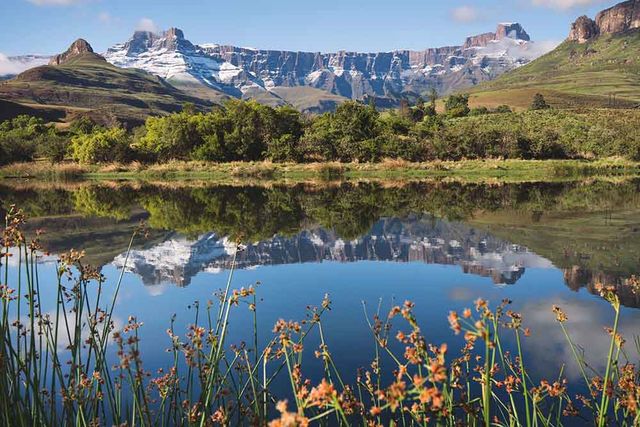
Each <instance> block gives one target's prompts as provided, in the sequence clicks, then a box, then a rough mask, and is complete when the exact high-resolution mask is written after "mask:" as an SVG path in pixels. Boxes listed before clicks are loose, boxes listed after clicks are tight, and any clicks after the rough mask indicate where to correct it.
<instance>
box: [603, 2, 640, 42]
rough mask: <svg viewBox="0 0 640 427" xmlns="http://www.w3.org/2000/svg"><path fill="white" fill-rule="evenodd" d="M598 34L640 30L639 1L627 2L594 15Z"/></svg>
mask: <svg viewBox="0 0 640 427" xmlns="http://www.w3.org/2000/svg"><path fill="white" fill-rule="evenodd" d="M596 24H597V25H598V29H599V30H600V34H616V33H621V32H624V31H628V30H631V29H634V28H640V0H629V1H625V2H623V3H620V4H618V5H616V6H614V7H611V8H609V9H606V10H603V11H602V12H600V13H598V15H596Z"/></svg>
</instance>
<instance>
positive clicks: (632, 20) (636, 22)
mask: <svg viewBox="0 0 640 427" xmlns="http://www.w3.org/2000/svg"><path fill="white" fill-rule="evenodd" d="M635 28H640V0H628V1H625V2H622V3H619V4H617V5H615V6H613V7H610V8H609V9H605V10H603V11H602V12H600V13H598V14H597V15H596V19H595V21H594V20H593V19H590V18H589V17H587V16H581V17H579V18H578V19H577V20H576V21H575V22H574V23H573V24H572V25H571V31H570V32H569V40H570V41H576V42H578V43H586V42H588V41H589V40H592V39H594V38H596V37H598V36H599V35H601V34H619V33H623V32H625V31H629V30H633V29H635Z"/></svg>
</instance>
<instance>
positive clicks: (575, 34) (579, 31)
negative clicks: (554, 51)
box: [569, 15, 599, 43]
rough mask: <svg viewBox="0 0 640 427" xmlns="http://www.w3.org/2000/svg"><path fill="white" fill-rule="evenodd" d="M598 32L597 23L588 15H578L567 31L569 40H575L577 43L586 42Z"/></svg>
mask: <svg viewBox="0 0 640 427" xmlns="http://www.w3.org/2000/svg"><path fill="white" fill-rule="evenodd" d="M598 34H599V30H598V25H597V24H596V21H594V20H593V19H591V18H589V17H588V16H584V15H583V16H581V17H579V18H578V19H577V20H576V22H574V23H573V24H571V31H570V32H569V40H571V41H576V42H578V43H586V42H587V41H589V40H591V39H592V38H594V37H597V36H598Z"/></svg>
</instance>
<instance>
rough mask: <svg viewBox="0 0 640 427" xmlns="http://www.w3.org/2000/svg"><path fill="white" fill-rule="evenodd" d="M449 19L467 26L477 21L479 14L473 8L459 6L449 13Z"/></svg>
mask: <svg viewBox="0 0 640 427" xmlns="http://www.w3.org/2000/svg"><path fill="white" fill-rule="evenodd" d="M451 17H452V18H453V20H454V21H456V22H462V23H465V24H468V23H470V22H474V21H477V20H478V19H479V18H480V14H479V13H478V11H477V10H476V8H475V7H473V6H460V7H456V8H455V9H453V10H452V11H451Z"/></svg>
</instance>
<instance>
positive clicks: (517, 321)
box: [0, 207, 640, 427]
mask: <svg viewBox="0 0 640 427" xmlns="http://www.w3.org/2000/svg"><path fill="white" fill-rule="evenodd" d="M24 223H25V219H24V217H23V215H22V212H20V211H19V210H17V209H16V208H15V207H12V208H11V210H10V211H9V213H8V215H7V218H6V224H5V228H4V229H3V231H2V242H1V243H2V248H3V249H2V258H3V259H4V261H3V264H4V265H3V266H2V270H3V283H4V285H2V287H1V288H0V298H1V301H2V313H1V320H0V337H1V339H2V345H1V346H0V396H2V399H1V400H0V411H1V412H0V417H1V419H2V424H3V425H18V426H22V425H25V426H26V425H47V426H58V425H77V426H92V425H131V426H133V425H157V426H168V425H189V426H196V425H197V426H204V425H238V424H247V425H266V424H267V423H268V424H269V425H271V426H296V425H300V426H306V425H310V424H312V425H366V426H369V425H435V424H437V425H449V426H458V425H471V426H473V425H484V426H490V425H494V426H503V425H504V426H507V425H508V426H527V427H530V426H559V425H563V424H564V423H566V422H567V421H569V422H571V423H574V424H575V423H586V424H594V425H598V426H605V425H628V426H632V425H638V422H639V421H640V415H639V414H640V412H638V409H639V407H638V402H639V398H640V383H639V372H638V370H637V367H636V366H635V365H633V364H631V363H630V362H629V360H630V356H629V355H628V353H627V351H626V347H625V340H624V338H623V337H622V336H621V335H620V333H619V331H618V323H619V322H618V320H619V316H620V310H621V308H620V302H619V300H618V297H617V295H616V293H615V288H612V287H601V288H600V292H601V295H602V296H603V297H604V298H605V299H606V300H607V301H609V302H610V304H611V306H612V308H613V310H614V312H615V321H614V325H613V327H612V328H610V329H609V330H608V332H609V334H610V335H611V341H610V347H609V351H608V354H607V355H606V363H605V365H606V370H605V372H604V373H598V372H596V371H595V370H594V369H593V367H591V366H588V365H587V364H586V363H585V362H584V360H583V358H582V357H581V351H580V349H579V348H578V347H577V345H576V344H575V343H574V342H573V340H572V339H571V334H570V331H569V330H568V327H567V325H566V320H567V316H566V314H565V313H564V312H563V311H562V309H561V308H560V307H554V308H553V313H555V316H556V319H557V320H558V323H559V327H560V328H562V330H563V332H564V333H565V335H566V341H567V343H566V345H567V346H569V347H570V349H571V352H572V354H573V355H574V357H575V359H576V360H575V361H576V363H577V364H578V366H579V367H580V372H581V373H582V377H583V381H584V384H582V386H583V387H584V388H585V389H586V390H588V392H589V393H588V395H586V396H575V395H574V396H572V395H571V394H570V392H569V390H570V385H569V384H568V382H567V381H566V379H564V378H563V370H562V368H560V369H559V373H558V376H557V377H556V378H553V379H550V380H545V379H535V378H532V376H531V375H530V370H529V369H528V368H527V363H528V362H530V361H531V360H530V358H531V356H530V355H528V354H525V353H524V352H523V346H522V340H524V339H526V337H527V336H528V335H529V330H528V329H527V328H526V327H524V326H523V319H522V316H521V315H520V314H518V313H516V312H513V311H512V310H510V309H509V306H510V301H506V300H505V301H502V303H500V304H499V305H498V306H496V307H494V308H493V309H492V308H491V307H490V305H489V303H488V302H487V301H485V300H482V299H478V300H477V301H476V302H475V306H474V307H473V308H471V309H465V310H464V311H463V312H462V313H457V312H451V313H450V314H449V323H450V326H451V329H452V330H453V333H455V334H457V335H461V336H462V337H463V339H464V344H463V346H462V349H461V351H460V353H459V354H457V355H453V354H452V352H451V351H450V350H449V347H448V346H447V344H445V343H439V344H437V345H432V344H429V343H428V342H427V340H426V338H425V335H424V333H423V331H422V330H421V329H420V326H419V324H418V320H417V319H416V317H415V315H414V304H413V303H411V302H410V301H407V302H405V303H404V304H402V305H400V306H394V307H392V308H391V310H390V311H389V312H388V313H386V312H383V311H382V308H381V305H378V307H377V308H376V309H375V310H374V311H373V312H371V310H370V308H369V307H367V306H366V305H363V308H364V315H365V317H366V320H367V323H368V325H369V329H370V333H371V337H372V349H373V351H372V360H371V363H370V364H369V366H368V367H367V368H366V369H362V370H361V371H359V372H358V373H357V376H356V380H355V381H354V382H352V383H349V381H348V380H349V378H352V377H351V376H350V374H351V373H345V372H341V370H340V369H339V367H338V366H337V363H336V360H335V359H334V357H333V355H332V353H331V351H330V348H329V346H328V345H327V340H326V337H327V336H328V335H330V334H331V332H332V331H329V330H326V329H325V328H324V326H323V320H322V319H323V316H324V315H325V314H326V312H327V311H328V310H329V309H330V307H331V301H330V300H329V298H328V297H325V299H324V300H323V301H322V303H321V304H320V306H319V307H310V308H308V313H307V316H306V318H305V319H303V320H301V321H299V322H295V321H285V320H279V321H278V322H277V323H276V324H275V326H274V328H273V336H272V338H271V339H270V340H268V342H267V343H266V344H265V345H262V346H259V340H258V330H259V329H260V328H259V325H258V320H257V319H258V317H257V310H259V307H258V299H257V297H256V293H255V289H254V288H253V287H249V288H242V289H233V286H232V285H233V273H234V267H235V257H234V259H233V262H232V266H231V269H230V273H229V277H228V280H227V282H226V285H225V287H224V289H222V290H221V291H220V292H219V293H218V294H217V296H218V298H217V300H216V301H215V302H214V301H209V302H207V303H206V305H204V306H201V305H200V304H199V303H196V304H195V317H194V320H193V323H192V324H191V325H190V326H189V327H188V330H187V331H186V333H185V334H184V335H182V336H181V335H180V332H179V331H178V330H176V327H175V324H174V319H170V321H169V328H168V330H167V334H168V342H169V344H170V348H169V352H168V357H167V359H166V364H165V367H164V368H163V369H162V370H160V371H158V372H153V373H152V372H148V371H147V370H145V368H144V357H143V355H142V354H141V352H140V341H141V338H142V335H143V330H144V329H143V328H144V326H143V322H142V320H143V319H136V318H135V317H130V318H129V319H128V321H127V322H126V324H124V325H117V324H116V321H115V319H114V309H115V306H116V303H117V301H118V294H119V292H120V289H121V286H122V279H123V276H124V269H123V270H122V271H121V273H120V275H119V277H118V279H117V281H116V283H114V284H112V285H109V286H106V283H105V278H104V277H103V276H102V275H101V274H100V273H99V272H98V271H97V270H96V269H94V268H92V267H90V266H88V265H86V264H85V263H84V262H83V253H82V252H78V251H70V252H69V253H67V254H63V255H61V256H60V258H59V261H58V263H57V270H56V271H57V276H56V283H55V286H56V292H57V298H56V301H55V304H54V309H53V311H51V310H48V311H45V310H44V309H43V307H44V306H45V305H44V304H45V303H46V301H43V300H41V298H42V297H41V292H40V290H41V284H40V276H39V272H38V258H39V257H40V256H41V255H40V254H41V248H40V244H39V242H38V239H37V236H36V239H35V240H28V239H27V237H26V236H25V235H24V233H23V225H24ZM142 234H144V228H142V227H141V228H140V229H138V230H137V231H136V232H135V233H134V234H133V236H132V238H131V241H130V243H129V248H128V250H127V258H128V253H129V250H130V249H131V246H132V244H133V242H134V240H135V239H137V238H139V237H140V236H141V235H142ZM238 250H241V246H238ZM236 253H237V251H236ZM11 257H17V267H15V269H14V268H13V267H12V269H11V271H10V268H9V266H8V262H7V260H8V259H9V258H11ZM125 264H126V261H125ZM10 282H13V283H10ZM46 285H47V286H50V284H46ZM628 286H630V287H632V288H633V289H636V290H637V289H639V288H640V285H639V283H638V280H637V279H635V278H632V279H630V280H629V282H628ZM94 288H95V289H94ZM107 295H108V296H107ZM234 310H243V311H244V313H246V315H248V316H251V317H252V319H253V342H252V343H247V344H245V345H240V346H231V345H230V344H229V342H228V341H229V323H230V318H231V313H232V311H234ZM549 315H550V316H551V315H553V314H552V313H551V311H550V312H549ZM310 337H313V339H314V340H316V339H317V341H318V342H319V343H320V344H319V346H318V347H317V348H316V349H310V348H306V349H305V346H307V345H309V344H308V343H309V338H310ZM507 340H510V341H513V342H515V343H516V344H515V348H514V349H513V350H511V351H509V350H508V349H507V348H506V347H505V342H506V341H507ZM639 344H640V343H639V342H638V340H637V339H636V342H635V345H636V350H638V345H639ZM114 348H115V351H114V350H113V349H114ZM398 349H400V351H398ZM311 350H314V351H313V354H314V355H315V357H316V358H318V360H319V361H320V362H321V363H322V366H323V367H324V368H323V369H324V374H323V379H322V380H321V381H319V382H316V383H315V384H313V383H312V382H311V381H310V380H309V379H307V378H306V377H305V365H304V363H303V360H304V358H303V355H308V354H309V353H310V352H311ZM347 374H349V376H347ZM277 378H282V379H284V380H286V382H287V383H288V384H289V387H290V390H289V392H288V393H286V396H278V395H277V394H276V392H275V390H274V388H273V384H274V381H275V380H276V379H277ZM269 420H272V421H270V422H269Z"/></svg>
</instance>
